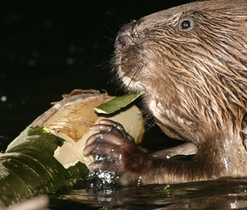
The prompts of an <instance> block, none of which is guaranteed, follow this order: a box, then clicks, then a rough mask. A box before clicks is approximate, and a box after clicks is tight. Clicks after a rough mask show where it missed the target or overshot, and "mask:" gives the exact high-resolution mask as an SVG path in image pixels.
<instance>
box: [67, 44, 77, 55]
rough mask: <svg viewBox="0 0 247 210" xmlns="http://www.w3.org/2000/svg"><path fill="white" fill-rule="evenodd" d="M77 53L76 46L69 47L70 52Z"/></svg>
mask: <svg viewBox="0 0 247 210" xmlns="http://www.w3.org/2000/svg"><path fill="white" fill-rule="evenodd" d="M75 51H76V46H75V45H70V46H69V52H71V53H73V52H75Z"/></svg>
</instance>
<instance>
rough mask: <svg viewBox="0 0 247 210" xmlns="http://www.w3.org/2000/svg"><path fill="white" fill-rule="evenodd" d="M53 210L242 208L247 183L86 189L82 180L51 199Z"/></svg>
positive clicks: (231, 182)
mask: <svg viewBox="0 0 247 210" xmlns="http://www.w3.org/2000/svg"><path fill="white" fill-rule="evenodd" d="M51 206H52V209H69V207H72V209H102V210H103V209H119V210H120V209H121V210H124V209H143V210H144V209H166V210H170V209H180V210H183V209H187V210H188V209H190V210H191V209H220V210H225V209H243V208H247V182H246V181H244V180H221V181H209V182H196V183H186V184H176V185H170V186H169V187H167V186H165V185H149V186H142V187H118V188H108V189H105V190H94V189H86V188H85V186H84V183H83V182H82V181H78V183H77V185H76V186H75V187H74V189H72V190H71V191H69V192H67V193H61V194H60V195H59V196H58V198H53V199H52V200H51Z"/></svg>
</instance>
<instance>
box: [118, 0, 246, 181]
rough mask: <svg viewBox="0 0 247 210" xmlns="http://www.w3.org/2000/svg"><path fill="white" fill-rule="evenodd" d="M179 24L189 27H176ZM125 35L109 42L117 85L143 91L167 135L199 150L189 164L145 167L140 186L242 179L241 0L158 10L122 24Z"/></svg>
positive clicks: (160, 162)
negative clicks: (187, 22)
mask: <svg viewBox="0 0 247 210" xmlns="http://www.w3.org/2000/svg"><path fill="white" fill-rule="evenodd" d="M184 19H189V20H192V21H193V23H194V24H193V28H192V29H190V30H188V31H181V30H180V28H179V24H180V22H181V21H182V20H184ZM124 35H125V36H127V37H128V38H126V41H127V43H126V46H122V47H121V44H120V45H119V43H116V51H115V56H114V58H113V65H114V70H116V71H117V72H118V76H119V78H120V79H121V80H122V82H123V84H124V86H125V87H126V88H127V89H128V90H131V91H144V92H145V95H144V99H143V100H144V103H145V104H146V106H147V108H148V109H149V110H150V112H151V114H152V115H153V116H154V118H155V120H156V122H157V124H158V125H159V126H160V127H161V129H162V130H163V131H164V132H165V133H166V134H167V135H169V136H170V137H172V138H176V139H181V140H185V141H189V142H192V143H193V144H195V145H196V146H197V147H198V153H197V155H196V156H195V158H194V159H193V160H192V161H189V162H186V163H185V162H179V161H172V160H161V159H158V160H157V161H156V160H155V161H154V162H152V163H150V165H149V167H148V169H147V170H146V171H145V172H143V173H142V175H144V173H145V176H143V177H142V181H143V183H144V184H146V183H175V182H186V181H198V180H208V179H215V178H220V177H246V176H247V152H246V149H245V147H246V145H245V140H246V136H247V127H246V120H247V118H246V113H247V94H246V92H247V1H245V0H235V1H230V0H225V1H223V0H216V1H204V2H194V3H190V4H187V5H182V6H179V7H175V8H172V9H169V10H165V11H160V12H157V13H154V14H151V15H149V16H146V17H143V18H141V19H139V20H137V21H133V22H132V23H130V24H128V25H126V26H124V27H123V28H122V29H121V31H120V32H119V36H124ZM117 45H118V46H117ZM152 168H153V170H151V169H152ZM136 171H138V168H137V169H136ZM130 177H131V176H130ZM154 177H155V178H154ZM127 178H128V176H125V178H124V179H127ZM154 180H155V181H154Z"/></svg>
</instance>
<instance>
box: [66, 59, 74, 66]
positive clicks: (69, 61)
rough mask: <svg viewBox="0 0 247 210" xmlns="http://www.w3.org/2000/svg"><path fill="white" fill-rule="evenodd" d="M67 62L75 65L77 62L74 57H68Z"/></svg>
mask: <svg viewBox="0 0 247 210" xmlns="http://www.w3.org/2000/svg"><path fill="white" fill-rule="evenodd" d="M66 63H67V64H69V65H73V64H75V59H74V58H67V59H66Z"/></svg>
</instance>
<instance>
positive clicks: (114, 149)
mask: <svg viewBox="0 0 247 210" xmlns="http://www.w3.org/2000/svg"><path fill="white" fill-rule="evenodd" d="M91 130H95V131H99V132H98V133H96V134H94V135H92V136H91V137H89V138H88V140H87V142H86V147H85V149H84V151H83V153H84V155H90V154H93V155H95V156H98V157H100V158H97V159H96V160H95V162H93V163H92V164H91V165H90V169H92V170H96V171H97V170H101V171H110V172H111V173H112V174H114V175H116V176H117V177H119V179H118V180H119V182H120V184H124V185H126V184H135V182H137V181H138V179H139V175H138V174H139V172H140V171H142V170H143V166H145V163H146V162H145V161H146V159H147V156H146V155H145V154H144V153H143V152H141V151H140V150H139V149H138V148H137V147H136V145H135V142H134V140H133V138H132V137H131V136H130V135H129V134H128V133H126V132H125V130H124V128H123V126H122V125H121V124H119V123H116V122H114V121H111V120H101V121H100V123H99V124H97V125H94V126H92V127H91Z"/></svg>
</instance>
